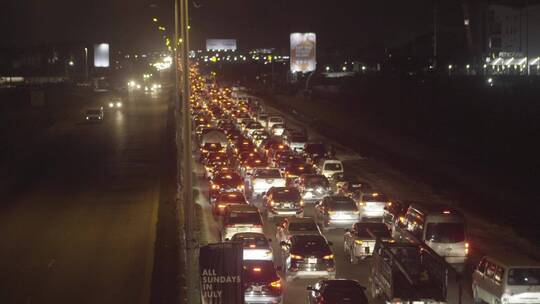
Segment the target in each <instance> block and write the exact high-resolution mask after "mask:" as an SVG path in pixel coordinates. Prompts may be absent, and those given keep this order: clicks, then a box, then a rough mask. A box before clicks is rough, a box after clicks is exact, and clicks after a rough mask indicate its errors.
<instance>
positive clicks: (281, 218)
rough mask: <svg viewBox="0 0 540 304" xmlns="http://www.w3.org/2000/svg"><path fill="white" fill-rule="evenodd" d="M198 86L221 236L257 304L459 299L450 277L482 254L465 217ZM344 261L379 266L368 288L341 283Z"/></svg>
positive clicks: (238, 92) (253, 102) (476, 283)
mask: <svg viewBox="0 0 540 304" xmlns="http://www.w3.org/2000/svg"><path fill="white" fill-rule="evenodd" d="M193 78H194V79H197V80H196V81H195V82H194V83H193V84H192V93H193V95H192V97H191V101H192V104H191V111H192V112H191V114H192V119H193V125H192V128H193V130H194V137H195V139H194V140H195V141H196V143H197V145H198V151H197V155H196V159H198V161H199V163H200V166H201V168H202V170H203V172H202V176H203V179H204V180H207V181H208V203H209V204H210V208H211V210H212V214H213V219H214V221H215V222H216V223H217V227H218V240H219V241H220V242H241V243H242V244H243V248H244V251H243V252H244V255H243V259H244V276H243V279H244V281H243V284H244V287H243V288H244V293H245V298H244V299H245V302H246V303H368V300H369V301H370V302H372V301H373V302H380V301H387V302H392V303H408V302H411V303H412V302H413V301H414V302H415V303H416V302H421V303H434V302H437V303H440V302H452V301H447V298H448V290H449V277H458V278H459V277H461V274H463V273H464V272H465V269H466V266H467V262H468V259H469V255H470V253H469V250H470V248H469V246H470V245H469V242H470V241H469V238H468V235H467V229H466V220H465V217H464V216H463V215H462V214H461V213H460V212H459V211H457V210H455V209H453V208H451V207H450V206H444V205H433V204H426V203H422V202H409V201H400V200H398V198H396V197H394V195H392V194H391V193H383V192H382V191H381V190H380V189H377V188H376V187H375V186H373V185H370V183H368V182H366V181H365V180H363V179H362V178H361V176H358V175H355V174H350V173H349V172H347V170H346V169H345V167H344V164H343V162H342V161H341V160H339V159H338V158H337V157H336V154H335V151H334V149H333V147H331V146H330V145H329V144H328V143H325V142H323V141H321V140H314V139H312V138H311V137H310V134H308V131H307V130H306V129H305V128H303V127H301V126H294V125H295V124H293V123H291V124H289V123H288V122H287V121H286V119H285V117H284V116H283V115H281V114H279V113H276V112H275V111H269V110H268V109H267V108H266V107H265V105H264V103H263V102H262V101H261V100H260V99H257V98H248V97H246V96H247V95H246V94H244V93H243V88H241V87H238V86H232V87H226V86H218V85H217V84H216V83H215V82H214V81H209V80H208V79H206V78H204V77H201V76H199V75H197V77H193ZM336 234H337V235H339V237H338V241H339V244H338V242H336V241H335V240H336V237H335V236H336ZM330 235H331V236H332V239H333V240H334V241H331V240H330V239H329V238H330ZM336 255H339V256H345V257H346V261H347V264H348V265H359V264H364V265H365V266H366V267H367V269H369V270H368V271H366V272H365V273H364V274H362V275H361V276H363V277H364V280H363V282H362V283H361V282H360V281H359V280H358V279H357V278H356V277H354V278H353V277H350V276H347V275H340V274H343V273H345V272H344V269H340V268H339V267H338V266H339V263H338V262H337V261H336ZM485 259H486V258H484V259H482V262H481V263H487V262H484V261H486V260H485ZM475 262H476V261H475ZM499 263H503V262H499ZM347 264H346V265H347ZM341 265H343V264H341ZM480 266H482V265H480ZM529 266H530V267H528V268H526V271H525V272H524V273H525V274H523V271H522V273H521V275H522V277H521V282H522V283H523V282H525V283H526V282H531V281H534V280H539V279H540V268H538V266H537V265H536V266H535V265H532V264H531V265H529ZM345 267H347V266H345ZM351 267H354V266H351ZM489 267H492V268H491V270H490V271H491V272H492V274H490V276H491V278H492V280H493V281H496V280H499V281H500V282H502V281H503V280H510V278H509V277H505V278H502V274H499V276H498V277H497V276H496V275H495V274H493V273H495V272H496V271H497V270H499V268H501V269H502V268H503V267H507V269H506V272H508V273H510V274H512V273H516V271H517V268H518V267H517V266H515V267H514V265H512V264H505V266H504V265H503V264H495V263H494V262H493V265H492V264H490V266H489ZM489 267H488V268H489ZM520 267H522V266H520ZM522 268H523V267H522ZM520 269H521V268H520ZM480 271H488V270H487V268H486V266H485V265H484V267H483V268H481V267H477V268H475V270H474V274H473V281H472V297H473V298H474V300H475V301H478V302H480V301H485V302H488V303H491V302H492V301H493V299H495V298H496V296H493V297H491V296H490V295H489V290H490V289H489V288H484V285H486V284H487V285H489V282H488V275H487V273H486V274H482V275H481V276H480V275H479V272H480ZM499 271H501V270H499ZM359 276H360V275H359ZM475 278H481V279H475ZM302 282H305V283H302ZM366 282H367V284H366ZM525 283H523V284H524V285H526V284H525ZM290 284H300V285H301V284H304V294H303V295H302V298H301V299H299V298H297V297H295V298H287V296H286V294H287V288H288V286H291V285H290ZM460 284H461V282H460ZM461 285H462V284H461ZM461 285H460V288H461V287H463V286H461ZM536 285H538V282H537V283H536ZM536 285H535V286H536ZM469 286H470V285H469ZM469 288H470V287H469ZM467 290H469V289H467ZM491 290H492V289H491ZM537 291H538V290H537ZM499 297H502V298H503V299H506V300H505V301H502V302H501V303H537V302H534V300H533V301H532V302H531V301H529V302H520V301H522V300H523V294H522V293H512V294H509V293H508V292H506V291H504V292H503V293H502V294H501V295H499ZM520 297H521V298H520ZM525 297H529V298H531V297H532V298H533V299H536V298H538V299H540V294H539V293H538V292H535V293H532V292H528V293H526V295H525ZM516 301H517V302H516ZM493 303H495V302H493ZM497 303H498V302H497Z"/></svg>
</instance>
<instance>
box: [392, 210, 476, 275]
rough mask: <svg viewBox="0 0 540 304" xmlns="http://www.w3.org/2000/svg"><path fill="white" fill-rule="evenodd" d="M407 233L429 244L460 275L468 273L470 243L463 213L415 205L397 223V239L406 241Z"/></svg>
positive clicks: (395, 231)
mask: <svg viewBox="0 0 540 304" xmlns="http://www.w3.org/2000/svg"><path fill="white" fill-rule="evenodd" d="M404 230H406V231H409V232H410V233H411V234H413V235H414V236H415V237H417V238H418V239H419V240H421V241H423V242H425V243H426V245H428V246H429V247H430V248H431V249H433V250H434V251H435V252H436V253H437V254H438V255H440V256H441V257H443V258H444V259H445V260H446V262H448V263H449V264H451V265H452V266H453V267H454V268H455V269H456V270H457V271H459V272H461V271H463V270H464V267H465V262H466V261H467V256H468V254H469V243H468V242H467V236H466V229H465V218H464V217H463V215H462V214H461V213H459V212H458V211H456V210H454V209H452V208H450V207H448V206H444V205H436V204H422V203H412V204H411V205H410V206H409V208H408V209H407V212H406V213H405V216H404V217H403V218H401V219H400V221H398V222H397V223H396V227H395V230H394V236H395V237H396V238H403V237H404V236H403V235H402V233H401V231H404Z"/></svg>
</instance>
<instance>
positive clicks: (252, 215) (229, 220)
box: [224, 212, 262, 225]
mask: <svg viewBox="0 0 540 304" xmlns="http://www.w3.org/2000/svg"><path fill="white" fill-rule="evenodd" d="M224 222H225V224H231V225H234V224H254V225H262V222H261V217H260V215H259V213H257V212H231V213H229V215H228V216H226V217H225V219H224Z"/></svg>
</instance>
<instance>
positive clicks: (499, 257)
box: [484, 252, 540, 268]
mask: <svg viewBox="0 0 540 304" xmlns="http://www.w3.org/2000/svg"><path fill="white" fill-rule="evenodd" d="M484 258H486V259H488V260H490V261H493V262H495V263H496V264H499V265H501V266H507V267H510V268H511V267H540V261H538V260H535V259H533V258H530V257H528V256H526V255H523V254H520V253H515V252H494V253H490V254H489V255H486V256H484Z"/></svg>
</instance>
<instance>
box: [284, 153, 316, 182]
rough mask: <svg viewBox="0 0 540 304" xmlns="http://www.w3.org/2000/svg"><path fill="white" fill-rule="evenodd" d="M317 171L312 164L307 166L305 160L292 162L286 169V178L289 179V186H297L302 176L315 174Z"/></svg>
mask: <svg viewBox="0 0 540 304" xmlns="http://www.w3.org/2000/svg"><path fill="white" fill-rule="evenodd" d="M314 173H315V169H313V166H312V165H310V164H306V163H305V162H304V160H303V159H302V160H295V161H291V162H289V163H288V164H287V166H286V167H285V178H286V179H287V185H291V184H296V183H297V182H298V178H299V177H300V176H302V175H305V174H308V175H311V174H314Z"/></svg>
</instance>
